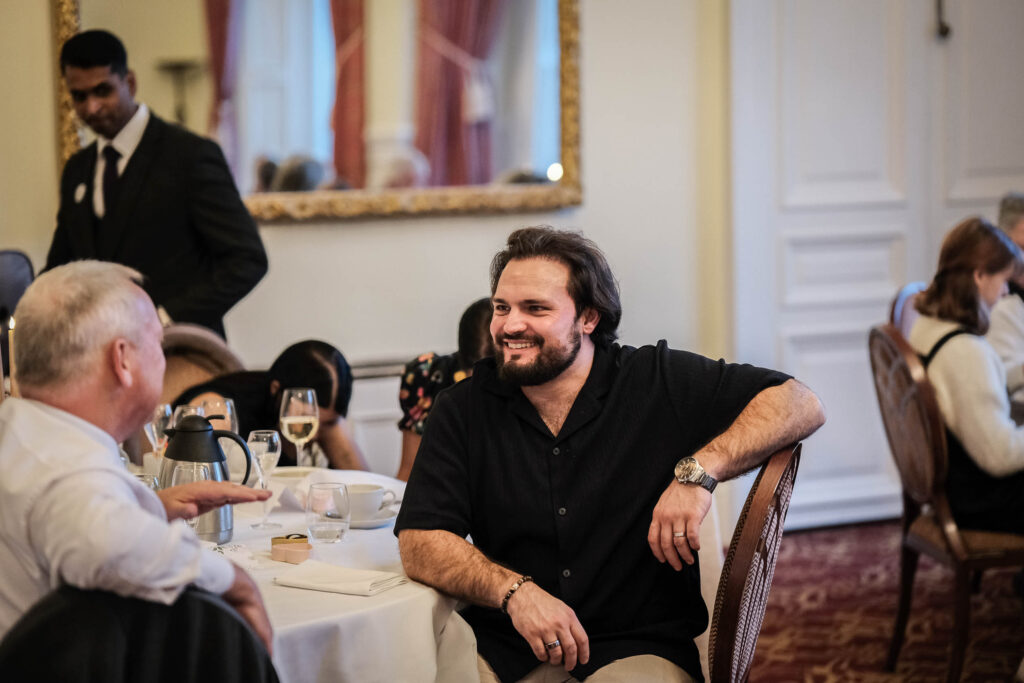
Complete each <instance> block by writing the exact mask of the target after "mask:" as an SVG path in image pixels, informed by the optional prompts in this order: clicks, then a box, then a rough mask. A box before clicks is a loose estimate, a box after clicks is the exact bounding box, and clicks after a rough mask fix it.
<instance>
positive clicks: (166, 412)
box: [144, 403, 174, 455]
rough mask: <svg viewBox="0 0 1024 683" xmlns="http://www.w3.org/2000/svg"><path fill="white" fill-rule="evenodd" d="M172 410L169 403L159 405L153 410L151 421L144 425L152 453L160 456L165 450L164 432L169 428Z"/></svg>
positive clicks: (165, 435)
mask: <svg viewBox="0 0 1024 683" xmlns="http://www.w3.org/2000/svg"><path fill="white" fill-rule="evenodd" d="M173 416H174V409H173V408H171V405H170V404H169V403H161V404H160V405H158V406H157V407H156V408H154V409H153V419H152V420H151V421H149V422H147V423H146V424H145V425H144V428H145V430H146V436H147V437H148V438H149V442H150V443H151V444H153V453H155V454H156V455H161V454H163V452H164V449H165V448H167V434H166V430H167V428H168V427H170V426H171V418H172V417H173Z"/></svg>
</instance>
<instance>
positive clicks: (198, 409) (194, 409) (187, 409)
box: [171, 404, 206, 427]
mask: <svg viewBox="0 0 1024 683" xmlns="http://www.w3.org/2000/svg"><path fill="white" fill-rule="evenodd" d="M205 414H206V413H204V412H203V407H202V406H190V405H188V404H185V405H180V406H178V407H177V408H175V409H174V416H173V417H171V426H172V427H177V426H178V423H179V422H181V421H182V419H184V418H185V417H187V416H189V415H205Z"/></svg>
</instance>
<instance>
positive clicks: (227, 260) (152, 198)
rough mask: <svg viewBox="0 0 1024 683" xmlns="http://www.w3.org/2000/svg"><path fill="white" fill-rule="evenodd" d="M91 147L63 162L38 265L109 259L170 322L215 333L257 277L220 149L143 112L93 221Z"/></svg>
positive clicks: (245, 216)
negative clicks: (111, 190) (140, 283)
mask: <svg viewBox="0 0 1024 683" xmlns="http://www.w3.org/2000/svg"><path fill="white" fill-rule="evenodd" d="M96 156H97V154H96V144H95V143H93V144H91V145H89V146H88V147H86V148H85V149H83V150H81V151H80V152H78V153H77V154H75V155H74V156H72V157H71V158H70V159H69V160H68V163H67V164H66V165H65V166H64V173H63V176H62V178H61V186H60V210H59V211H58V213H57V229H56V231H55V232H54V235H53V242H52V243H51V245H50V252H49V254H48V256H47V258H46V269H50V268H53V267H55V266H59V265H61V264H64V263H68V262H69V261H74V260H77V259H87V258H88V259H99V260H103V261H115V262H117V263H123V264H124V265H126V266H131V267H132V268H135V269H136V270H138V271H140V272H141V273H142V274H143V275H144V276H145V279H146V281H145V285H144V286H145V289H146V291H147V292H148V293H149V295H150V297H152V299H153V302H154V303H155V304H156V305H158V306H163V307H164V309H165V310H166V311H167V313H168V314H169V315H170V316H171V318H173V319H174V320H175V321H176V322H190V323H197V324H200V325H205V326H206V327H209V328H210V329H212V330H214V331H215V332H217V333H218V334H220V335H221V336H223V335H224V324H223V320H222V319H223V317H224V314H225V313H227V311H228V309H230V308H231V307H232V306H234V305H235V303H236V302H238V300H239V299H241V298H242V297H243V296H245V295H246V294H248V293H249V291H250V290H252V288H253V287H254V286H255V285H256V283H257V282H259V281H260V279H261V278H262V277H263V275H264V274H265V273H266V272H267V256H266V252H265V251H264V250H263V243H262V242H261V241H260V237H259V233H258V232H257V230H256V223H255V221H253V219H252V216H250V215H249V212H248V211H247V210H246V208H245V205H244V204H242V200H241V197H239V196H238V190H237V188H236V187H235V183H234V181H233V180H232V178H231V173H230V171H229V170H228V166H227V163H226V162H225V160H224V155H223V154H222V153H221V150H220V147H218V146H217V144H216V143H214V142H213V141H211V140H207V139H206V138H202V137H199V136H198V135H195V134H193V133H190V132H188V131H186V130H184V129H183V128H180V127H178V126H173V125H170V124H168V123H165V122H164V121H162V120H161V119H159V118H157V117H156V116H154V115H152V114H150V118H149V123H148V124H147V126H146V130H145V131H144V132H143V135H142V139H141V140H140V141H139V146H138V147H137V148H136V149H135V152H134V153H133V154H132V156H131V158H130V159H129V160H128V165H127V166H126V167H125V169H124V172H123V173H122V174H121V178H120V180H119V182H118V191H117V197H116V199H115V201H114V202H113V206H109V207H106V215H105V216H104V217H103V219H98V218H96V215H95V213H94V212H93V208H92V193H93V179H94V176H95V172H96Z"/></svg>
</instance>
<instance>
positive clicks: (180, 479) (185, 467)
mask: <svg viewBox="0 0 1024 683" xmlns="http://www.w3.org/2000/svg"><path fill="white" fill-rule="evenodd" d="M209 479H210V466H209V465H208V464H206V463H205V462H178V463H175V465H174V471H173V472H172V473H171V486H181V485H182V484H191V483H192V482H194V481H208V480H209ZM199 517H200V515H196V516H195V517H193V518H191V519H186V520H185V523H186V524H188V526H189V528H190V529H192V531H193V532H196V533H198V530H199Z"/></svg>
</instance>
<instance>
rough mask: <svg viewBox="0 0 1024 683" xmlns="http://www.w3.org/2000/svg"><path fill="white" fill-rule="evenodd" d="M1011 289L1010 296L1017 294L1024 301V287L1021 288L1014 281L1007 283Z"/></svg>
mask: <svg viewBox="0 0 1024 683" xmlns="http://www.w3.org/2000/svg"><path fill="white" fill-rule="evenodd" d="M1006 284H1007V285H1008V286H1009V288H1010V294H1015V295H1017V296H1019V297H1020V300H1021V301H1024V287H1021V286H1020V285H1018V284H1017V283H1016V282H1014V281H1013V280H1010V281H1009V282H1007V283H1006Z"/></svg>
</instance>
